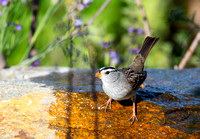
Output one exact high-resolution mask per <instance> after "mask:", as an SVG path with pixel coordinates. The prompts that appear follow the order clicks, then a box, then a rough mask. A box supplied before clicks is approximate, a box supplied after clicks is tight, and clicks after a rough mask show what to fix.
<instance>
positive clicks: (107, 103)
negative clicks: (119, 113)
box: [101, 98, 112, 112]
mask: <svg viewBox="0 0 200 139" xmlns="http://www.w3.org/2000/svg"><path fill="white" fill-rule="evenodd" d="M111 102H112V98H109V99H108V101H107V102H106V103H104V104H103V105H101V107H103V106H104V105H106V106H105V112H106V110H107V107H108V105H109V104H110V109H111V107H112V106H111V105H112V103H111Z"/></svg>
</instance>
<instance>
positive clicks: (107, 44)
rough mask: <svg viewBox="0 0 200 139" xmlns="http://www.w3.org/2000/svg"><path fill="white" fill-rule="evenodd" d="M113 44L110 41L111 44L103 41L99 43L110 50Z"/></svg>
mask: <svg viewBox="0 0 200 139" xmlns="http://www.w3.org/2000/svg"><path fill="white" fill-rule="evenodd" d="M111 44H113V42H111V41H109V42H106V41H102V42H100V43H99V45H100V46H104V47H105V48H108V47H109V46H110V45H111Z"/></svg>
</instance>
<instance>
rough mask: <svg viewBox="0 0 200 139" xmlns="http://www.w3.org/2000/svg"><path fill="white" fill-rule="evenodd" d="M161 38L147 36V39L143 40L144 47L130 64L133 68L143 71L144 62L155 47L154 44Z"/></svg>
mask: <svg viewBox="0 0 200 139" xmlns="http://www.w3.org/2000/svg"><path fill="white" fill-rule="evenodd" d="M158 40H159V38H156V37H154V38H152V37H146V39H145V40H144V42H143V45H142V48H141V49H140V51H139V53H138V54H137V56H136V57H135V59H134V60H133V62H132V64H131V65H130V66H129V68H131V69H132V70H134V71H136V72H142V70H143V68H144V62H145V60H146V58H147V56H148V54H149V52H150V51H151V49H152V48H153V47H154V45H155V44H156V43H157V41H158Z"/></svg>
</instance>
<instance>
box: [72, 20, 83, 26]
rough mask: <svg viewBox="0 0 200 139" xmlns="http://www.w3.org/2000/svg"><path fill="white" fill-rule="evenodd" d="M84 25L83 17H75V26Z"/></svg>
mask: <svg viewBox="0 0 200 139" xmlns="http://www.w3.org/2000/svg"><path fill="white" fill-rule="evenodd" d="M82 25H83V23H82V21H81V19H75V22H74V26H75V27H80V26H82Z"/></svg>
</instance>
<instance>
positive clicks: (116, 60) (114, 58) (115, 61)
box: [108, 51, 119, 65]
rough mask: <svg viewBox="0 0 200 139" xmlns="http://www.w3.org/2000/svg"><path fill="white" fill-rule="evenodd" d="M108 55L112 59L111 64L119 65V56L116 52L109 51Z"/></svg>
mask: <svg viewBox="0 0 200 139" xmlns="http://www.w3.org/2000/svg"><path fill="white" fill-rule="evenodd" d="M108 54H109V56H110V58H111V64H112V65H117V64H118V63H119V54H118V53H117V52H116V51H109V52H108Z"/></svg>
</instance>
